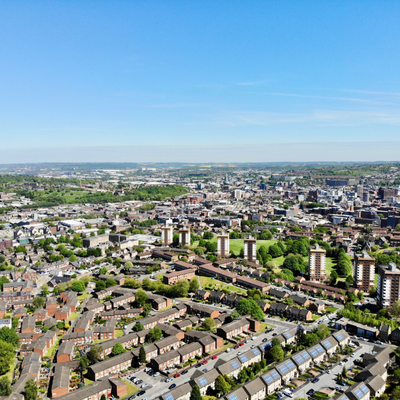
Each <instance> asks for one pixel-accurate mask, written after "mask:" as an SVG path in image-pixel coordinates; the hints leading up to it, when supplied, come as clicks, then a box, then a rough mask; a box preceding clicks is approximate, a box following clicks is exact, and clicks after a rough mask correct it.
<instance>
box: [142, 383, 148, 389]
mask: <svg viewBox="0 0 400 400" xmlns="http://www.w3.org/2000/svg"><path fill="white" fill-rule="evenodd" d="M147 386H149V385H148V384H147V383H143V385H142V386H140V389H144V388H145V387H147Z"/></svg>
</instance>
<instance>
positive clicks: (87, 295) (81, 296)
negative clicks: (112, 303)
mask: <svg viewBox="0 0 400 400" xmlns="http://www.w3.org/2000/svg"><path fill="white" fill-rule="evenodd" d="M89 296H90V294H89V293H86V292H84V293H82V294H81V295H80V296H78V299H79V300H85V299H87V298H88V297H89Z"/></svg>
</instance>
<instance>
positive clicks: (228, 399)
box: [223, 387, 250, 400]
mask: <svg viewBox="0 0 400 400" xmlns="http://www.w3.org/2000/svg"><path fill="white" fill-rule="evenodd" d="M223 399H224V400H250V398H249V395H248V393H247V392H246V391H245V390H244V389H243V388H242V387H240V388H238V389H236V390H234V391H233V392H230V393H228V394H227V395H226V396H225V397H224V398H223Z"/></svg>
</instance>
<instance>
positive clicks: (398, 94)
mask: <svg viewBox="0 0 400 400" xmlns="http://www.w3.org/2000/svg"><path fill="white" fill-rule="evenodd" d="M340 90H341V91H342V92H348V93H360V94H372V95H377V96H400V93H395V92H375V91H371V90H357V89H340Z"/></svg>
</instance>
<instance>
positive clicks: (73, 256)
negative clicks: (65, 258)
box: [69, 254, 77, 262]
mask: <svg viewBox="0 0 400 400" xmlns="http://www.w3.org/2000/svg"><path fill="white" fill-rule="evenodd" d="M76 260H77V258H76V255H75V254H72V256H71V257H70V258H69V261H71V262H75V261H76Z"/></svg>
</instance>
